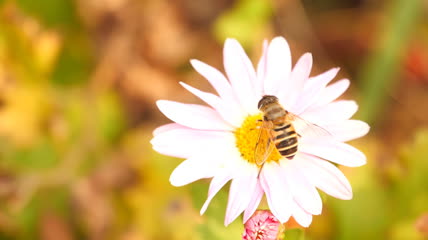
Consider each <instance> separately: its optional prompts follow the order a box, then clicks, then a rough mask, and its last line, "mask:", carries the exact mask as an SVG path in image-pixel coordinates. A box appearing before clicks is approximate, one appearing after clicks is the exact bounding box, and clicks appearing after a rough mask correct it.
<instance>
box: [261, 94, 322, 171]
mask: <svg viewBox="0 0 428 240" xmlns="http://www.w3.org/2000/svg"><path fill="white" fill-rule="evenodd" d="M257 107H258V109H259V110H260V111H261V112H262V113H263V120H262V122H263V123H262V125H261V127H260V128H259V136H258V141H257V143H256V147H255V151H254V159H255V162H256V164H257V165H259V166H261V165H263V164H264V162H265V161H266V160H267V158H268V157H269V155H270V153H271V152H272V151H273V150H274V148H276V149H277V150H278V152H279V153H280V154H281V156H283V157H285V158H287V159H289V160H292V159H293V158H294V156H295V155H296V153H297V150H298V145H299V137H300V134H299V133H297V132H296V128H295V124H300V125H299V126H302V127H303V130H304V129H309V130H312V132H317V133H319V134H318V135H320V134H321V135H328V132H327V131H326V130H324V129H323V128H321V127H319V126H317V125H315V124H311V123H309V122H306V121H305V120H303V119H301V118H300V117H298V116H297V115H295V114H293V113H291V112H289V111H287V110H285V109H284V108H283V107H282V106H281V104H280V103H279V102H278V98H277V97H275V96H272V95H264V96H263V97H262V99H261V100H260V101H259V103H258V105H257ZM303 130H302V131H303ZM305 132H306V131H305ZM266 139H267V140H266ZM266 141H267V142H266Z"/></svg>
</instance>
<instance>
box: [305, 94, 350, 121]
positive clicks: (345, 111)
mask: <svg viewBox="0 0 428 240" xmlns="http://www.w3.org/2000/svg"><path fill="white" fill-rule="evenodd" d="M357 110H358V105H357V103H355V101H350V100H339V101H335V102H332V103H329V104H326V105H324V106H321V107H318V108H316V109H310V110H308V111H305V112H303V113H302V114H300V116H301V117H302V118H303V119H305V120H306V121H309V122H311V123H316V124H318V125H320V126H324V125H326V124H329V123H335V122H342V121H344V120H348V119H349V118H351V117H352V116H353V115H354V114H355V113H356V112H357Z"/></svg>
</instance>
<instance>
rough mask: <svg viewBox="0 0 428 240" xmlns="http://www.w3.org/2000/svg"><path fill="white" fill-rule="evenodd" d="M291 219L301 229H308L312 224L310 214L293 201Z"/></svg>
mask: <svg viewBox="0 0 428 240" xmlns="http://www.w3.org/2000/svg"><path fill="white" fill-rule="evenodd" d="M292 209H293V213H292V215H293V217H294V219H295V220H296V222H297V223H298V224H299V225H300V226H302V227H309V225H311V223H312V214H310V213H308V212H306V211H305V210H304V209H303V208H301V207H300V206H299V205H298V204H297V203H296V202H294V201H293V207H292Z"/></svg>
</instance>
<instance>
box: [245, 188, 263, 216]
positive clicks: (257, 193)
mask: <svg viewBox="0 0 428 240" xmlns="http://www.w3.org/2000/svg"><path fill="white" fill-rule="evenodd" d="M263 193H264V192H263V189H262V186H260V183H259V181H257V185H256V188H255V190H254V192H253V193H252V197H251V201H250V203H249V204H248V207H247V208H246V209H245V211H244V219H243V220H244V221H243V222H244V223H245V222H247V220H248V219H249V218H250V217H251V216H252V215H253V213H254V212H255V211H256V210H257V207H258V206H259V204H260V201H261V200H262V197H263Z"/></svg>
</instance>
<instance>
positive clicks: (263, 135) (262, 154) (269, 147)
mask: <svg viewBox="0 0 428 240" xmlns="http://www.w3.org/2000/svg"><path fill="white" fill-rule="evenodd" d="M272 128H273V123H272V122H270V121H263V124H262V126H260V129H259V136H258V138H257V143H256V147H255V149H254V160H255V162H256V164H257V165H258V166H261V165H263V164H264V163H265V162H266V160H267V158H268V157H269V155H270V154H271V153H272V151H273V150H274V149H275V144H274V137H273V134H272Z"/></svg>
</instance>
